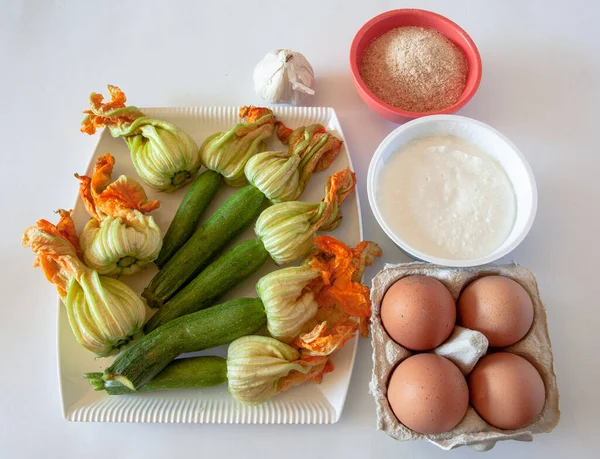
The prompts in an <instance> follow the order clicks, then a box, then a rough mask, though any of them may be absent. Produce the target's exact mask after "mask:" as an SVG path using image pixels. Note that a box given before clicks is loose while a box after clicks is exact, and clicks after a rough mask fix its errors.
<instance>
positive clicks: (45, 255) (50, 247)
mask: <svg viewBox="0 0 600 459" xmlns="http://www.w3.org/2000/svg"><path fill="white" fill-rule="evenodd" d="M58 213H59V215H60V217H61V218H60V221H59V223H58V224H57V225H53V224H52V223H50V222H49V221H48V220H38V221H37V222H36V224H35V225H34V226H31V227H29V228H27V230H25V233H24V234H23V237H22V240H21V241H22V243H23V246H25V247H30V248H31V249H32V250H33V252H34V253H35V254H36V259H35V262H34V264H33V265H34V266H36V267H40V268H42V270H43V271H44V274H45V276H46V279H48V281H50V282H52V283H53V284H54V285H55V286H56V289H57V290H58V294H59V295H60V296H61V298H64V297H65V296H66V294H67V286H68V282H69V279H68V276H67V275H66V272H69V273H71V274H73V273H76V272H77V271H78V269H79V268H78V266H76V265H78V264H79V263H80V262H79V259H78V258H77V255H78V254H79V238H78V237H77V234H76V233H75V225H74V224H73V220H72V219H71V215H70V212H67V211H66V210H62V209H61V210H59V211H58Z"/></svg>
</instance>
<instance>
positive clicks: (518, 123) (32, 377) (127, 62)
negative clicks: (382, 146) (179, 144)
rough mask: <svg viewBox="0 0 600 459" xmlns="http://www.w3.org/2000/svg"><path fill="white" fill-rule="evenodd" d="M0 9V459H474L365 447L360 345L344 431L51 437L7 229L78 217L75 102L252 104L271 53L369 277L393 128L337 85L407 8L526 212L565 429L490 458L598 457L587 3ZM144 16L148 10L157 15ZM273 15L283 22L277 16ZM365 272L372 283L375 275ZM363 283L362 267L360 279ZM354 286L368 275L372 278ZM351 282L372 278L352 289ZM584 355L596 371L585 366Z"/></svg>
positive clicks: (593, 141)
mask: <svg viewBox="0 0 600 459" xmlns="http://www.w3.org/2000/svg"><path fill="white" fill-rule="evenodd" d="M94 3H95V5H93V4H92V2H89V1H81V2H79V1H72V2H63V1H46V2H23V1H10V2H9V1H8V0H4V1H2V2H0V6H1V8H0V11H1V12H2V13H1V14H0V90H1V91H2V94H1V96H0V132H1V138H2V141H3V144H2V160H1V161H2V162H1V170H2V173H1V179H0V187H1V198H0V206H1V213H0V215H1V216H2V218H3V224H2V226H1V227H0V234H1V236H2V237H0V248H1V259H2V268H1V276H0V283H1V288H0V292H1V295H2V305H1V306H0V311H1V318H0V349H2V359H1V363H2V364H1V367H0V368H1V370H0V457H2V458H33V457H41V456H42V455H43V456H44V457H48V458H64V459H69V458H81V457H85V458H106V457H112V456H117V455H118V457H121V458H137V457H159V456H160V457H202V458H204V457H206V458H209V457H220V458H237V457H261V458H270V457H277V458H282V457H284V458H286V459H292V458H303V459H306V458H320V457H323V458H325V457H327V458H334V457H362V458H364V457H377V458H380V457H404V458H409V457H432V458H433V457H459V456H460V457H463V456H465V457H475V456H477V455H478V454H479V453H476V452H474V451H471V450H470V449H468V448H460V449H458V450H454V451H451V452H443V451H441V450H438V449H437V448H436V447H435V446H433V445H430V444H428V443H425V442H412V443H397V442H395V441H394V440H392V439H391V438H389V437H387V436H386V435H385V434H384V433H382V432H378V431H377V430H376V429H375V405H374V402H373V399H372V397H371V396H370V395H369V393H368V381H369V379H370V374H371V355H370V354H371V346H370V343H369V341H368V340H362V341H361V343H360V345H359V351H358V355H357V364H356V366H355V368H354V374H353V377H352V382H351V385H350V392H349V395H348V399H347V401H346V407H345V411H344V413H343V415H342V419H341V420H340V422H339V423H337V424H335V425H326V426H246V425H231V426H229V425H178V424H171V425H169V424H146V425H143V424H77V423H69V422H66V421H64V420H63V419H62V415H61V409H60V402H59V392H58V378H57V365H56V344H55V343H56V301H55V298H56V296H55V291H54V288H53V287H52V286H51V285H50V284H49V283H47V282H46V281H45V280H44V278H43V275H42V273H41V271H39V270H34V269H32V268H31V262H32V260H33V256H32V254H31V252H29V251H28V250H26V249H24V248H22V247H21V246H20V244H19V238H20V235H21V233H22V232H23V230H24V229H25V228H26V227H27V226H29V225H30V224H32V223H33V222H35V221H36V220H37V219H39V218H42V217H44V218H55V217H54V216H53V214H52V211H53V210H54V209H57V208H58V207H67V208H68V207H69V206H71V205H72V203H73V202H74V199H75V192H76V186H75V183H74V182H73V178H72V173H73V172H75V171H82V170H84V169H85V166H86V164H87V161H88V158H89V156H90V154H91V151H92V148H93V146H94V144H95V142H96V138H92V137H88V136H86V135H83V134H81V133H80V132H79V123H80V120H81V110H82V109H84V108H86V105H87V97H88V94H89V93H90V92H91V91H93V90H95V91H103V92H104V90H105V89H104V88H105V85H106V83H112V84H117V85H119V86H121V87H122V88H123V89H124V90H125V92H126V93H127V96H128V97H129V100H130V101H131V102H132V103H135V104H136V105H142V106H198V105H239V104H244V103H258V102H259V100H258V98H257V97H256V96H255V95H254V92H253V90H252V81H251V78H252V69H253V67H254V64H255V63H256V62H257V61H258V60H259V59H260V58H262V57H263V55H264V54H265V53H266V52H267V51H268V50H270V49H272V48H280V47H288V48H291V49H296V50H298V51H301V52H303V53H304V54H305V55H306V56H307V57H308V59H309V60H310V61H311V63H312V65H313V66H314V69H315V72H316V78H317V82H318V83H317V88H316V90H317V96H316V97H315V98H314V99H313V100H312V104H314V105H327V106H332V107H334V108H335V109H336V110H337V113H338V115H339V117H340V119H341V122H342V125H343V127H344V132H345V135H346V138H347V141H348V146H349V148H350V151H351V154H352V155H353V159H354V165H355V168H356V172H357V175H358V184H359V185H358V188H359V192H360V198H361V201H362V203H363V208H362V211H363V222H364V225H365V235H366V238H368V239H371V240H374V241H377V242H378V243H380V244H381V246H382V247H383V249H384V253H385V255H384V259H383V261H386V262H400V261H406V260H407V258H406V257H405V256H403V255H402V254H401V253H400V252H399V250H398V249H396V248H395V247H394V246H393V245H392V243H391V242H390V241H389V240H388V239H387V238H386V236H385V234H384V233H383V232H382V231H381V230H380V229H379V227H378V226H377V223H376V222H375V220H374V219H373V216H372V214H371V211H370V209H369V206H368V202H367V197H366V192H365V178H366V172H367V167H368V164H369V159H370V156H371V154H372V152H373V151H374V150H375V148H376V147H377V145H378V144H379V142H380V141H381V140H382V139H383V137H384V136H385V135H387V134H388V133H389V132H390V131H391V130H392V129H394V128H395V125H394V124H392V123H389V122H387V121H384V120H383V119H381V118H379V117H378V116H377V115H375V114H373V113H372V112H371V111H370V110H369V109H367V107H366V106H365V105H364V104H363V103H362V101H361V100H360V99H359V98H358V96H357V94H356V93H355V91H354V87H353V85H352V81H351V77H350V73H349V65H348V51H349V47H350V43H351V40H352V38H353V36H354V34H355V32H356V31H357V30H358V28H359V27H360V26H361V25H362V24H363V23H364V22H366V21H367V20H368V19H370V18H371V17H373V16H375V15H376V14H378V13H381V12H384V11H386V10H389V9H393V8H398V7H407V6H413V7H420V8H424V9H430V10H433V11H436V12H439V13H441V14H443V15H446V16H448V17H449V18H451V19H452V20H454V21H456V22H457V23H458V24H460V25H461V26H462V27H464V28H465V29H466V30H467V31H468V33H469V34H470V35H471V36H472V37H473V39H474V40H475V42H476V43H477V45H478V47H479V50H480V52H481V55H482V58H483V79H482V83H481V87H480V89H479V92H478V93H477V95H476V96H475V98H474V99H473V100H472V101H471V103H470V104H468V106H467V107H465V108H464V109H463V110H462V111H461V114H462V115H465V116H469V117H473V118H476V119H479V120H481V121H484V122H486V123H489V124H491V125H492V126H494V127H496V128H497V129H499V130H500V131H502V132H503V133H504V134H506V135H507V136H508V137H509V138H511V139H512V140H513V141H514V142H515V143H516V144H517V145H518V146H519V147H520V149H521V150H522V151H523V152H524V154H525V156H526V157H527V159H528V161H529V162H530V164H531V166H532V168H533V170H534V173H535V175H536V178H537V183H538V188H539V195H540V200H539V201H540V207H539V212H538V215H537V219H536V221H535V224H534V226H533V229H532V230H531V233H530V235H529V237H528V238H527V239H526V240H525V241H524V242H523V243H522V244H521V246H520V247H519V248H518V249H517V250H515V251H514V252H513V253H512V254H511V255H510V256H509V257H507V258H506V259H505V260H504V261H510V260H515V261H518V262H519V263H521V264H522V265H524V266H526V267H529V268H531V269H532V270H533V271H534V272H535V273H536V274H537V276H538V281H539V284H540V288H541V292H542V296H543V299H544V301H545V303H546V306H547V309H548V318H549V325H550V336H551V338H552V342H553V347H554V355H555V364H556V373H557V375H558V382H559V387H560V390H561V410H562V420H561V423H560V425H559V426H558V428H557V429H556V430H555V431H554V432H553V433H552V434H549V435H539V436H537V437H536V438H535V440H534V442H533V443H516V442H507V443H499V444H498V445H497V446H496V448H495V449H494V450H492V451H490V452H488V453H486V454H487V457H490V458H491V457H498V458H499V457H509V456H510V457H511V458H513V459H517V458H530V457H556V458H563V457H572V458H584V457H598V455H597V454H598V453H597V451H596V452H594V442H596V441H597V438H598V428H599V427H600V422H599V421H598V419H599V415H600V404H599V396H598V391H599V387H600V385H599V381H600V359H599V357H598V354H597V351H598V349H599V346H598V344H597V343H598V337H599V336H600V320H599V318H600V303H599V298H600V281H599V280H598V279H597V277H596V272H597V269H595V267H596V264H595V263H596V261H597V259H598V255H600V250H599V249H598V235H599V234H600V216H599V213H598V210H599V206H598V200H599V199H600V180H599V179H598V170H599V169H600V148H599V143H598V141H597V139H598V138H597V136H598V133H599V131H600V118H599V117H598V107H599V106H600V85H599V81H600V35H598V32H599V31H598V25H599V24H600V3H598V2H583V1H579V2H573V1H570V2H560V3H559V2H553V3H551V2H549V1H545V2H542V1H538V2H534V1H530V2H522V1H517V0H515V1H502V2H494V3H492V2H476V1H472V2H462V1H456V0H455V1H452V2H447V1H446V2H444V1H421V2H416V1H410V2H394V1H356V2H352V3H350V2H344V1H341V0H340V1H324V0H320V1H314V2H313V1H298V2H284V1H279V2H275V1H256V0H254V1H244V2H238V3H234V2H225V1H223V2H214V3H213V2H211V3H210V4H209V2H203V1H202V2H192V1H190V2H174V1H170V2H151V1H145V2H140V4H138V5H135V4H134V3H133V2H129V1H118V2H112V1H103V2H94ZM153 3H156V4H157V5H156V6H155V5H154V4H153ZM284 5H285V6H284ZM383 261H382V262H381V263H379V264H378V265H377V266H376V268H377V267H381V265H382V263H383ZM375 270H376V269H371V271H369V273H370V274H372V273H373V272H375ZM370 274H369V276H368V277H370ZM367 280H370V278H369V279H367ZM594 348H595V349H596V354H593V349H594Z"/></svg>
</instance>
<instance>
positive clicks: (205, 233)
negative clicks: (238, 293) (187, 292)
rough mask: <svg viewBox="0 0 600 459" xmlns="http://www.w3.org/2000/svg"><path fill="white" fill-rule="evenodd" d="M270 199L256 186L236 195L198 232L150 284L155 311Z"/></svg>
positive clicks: (150, 301) (150, 302)
mask: <svg viewBox="0 0 600 459" xmlns="http://www.w3.org/2000/svg"><path fill="white" fill-rule="evenodd" d="M266 202H267V198H266V197H265V195H264V194H263V193H262V192H261V191H260V190H258V189H257V188H255V187H253V186H247V187H244V188H242V189H241V190H239V191H236V192H235V193H234V194H233V195H232V196H231V197H230V198H229V199H228V200H227V201H225V203H223V205H222V206H221V207H219V209H218V210H217V211H216V212H215V213H214V214H213V215H212V216H211V217H210V218H209V219H208V220H207V221H206V222H205V223H204V224H203V225H202V226H201V227H200V228H199V229H198V231H196V232H195V233H194V234H193V235H192V237H191V238H190V239H189V240H188V241H187V242H186V243H185V244H184V245H183V247H181V248H180V249H179V250H178V251H177V252H176V253H175V255H173V256H172V257H171V259H170V260H169V261H168V262H167V264H166V265H165V266H164V267H163V269H161V270H160V271H159V272H158V273H157V274H156V275H155V276H154V277H153V278H152V280H151V281H150V284H149V285H148V287H146V288H145V289H144V292H143V293H142V296H143V297H144V298H145V299H146V301H147V302H148V305H149V306H151V307H160V306H162V305H163V304H164V303H166V302H167V300H168V299H169V298H171V297H172V296H173V295H175V293H177V292H178V291H179V290H180V289H181V288H182V287H183V286H184V285H185V284H187V283H188V282H189V281H191V280H192V279H193V278H194V277H196V276H197V275H198V274H199V273H200V271H202V269H203V268H204V267H206V266H207V265H208V264H209V263H210V261H211V260H212V259H213V258H214V257H215V255H217V254H218V253H219V251H220V250H221V249H222V248H223V247H225V245H226V244H227V243H228V242H229V241H231V240H232V239H233V238H234V237H236V236H237V235H238V234H240V233H241V232H242V231H243V230H244V229H246V228H247V227H248V225H250V223H252V221H254V220H255V219H256V218H257V217H258V215H259V214H260V212H261V210H262V209H263V207H264V205H265V203H266Z"/></svg>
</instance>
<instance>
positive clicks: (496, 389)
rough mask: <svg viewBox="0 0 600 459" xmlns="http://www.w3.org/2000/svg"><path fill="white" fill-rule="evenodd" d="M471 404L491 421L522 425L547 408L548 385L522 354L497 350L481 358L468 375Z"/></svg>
mask: <svg viewBox="0 0 600 459" xmlns="http://www.w3.org/2000/svg"><path fill="white" fill-rule="evenodd" d="M469 393H470V397H471V405H473V408H475V410H476V411H477V413H478V414H479V416H481V417H482V418H483V419H484V420H485V421H486V422H487V423H488V424H491V425H493V426H495V427H498V428H499V429H509V430H513V429H520V428H521V427H525V426H527V425H529V424H531V423H532V422H533V421H535V420H536V419H537V417H538V416H539V415H540V413H541V412H542V409H543V408H544V403H545V400H546V388H545V387H544V381H543V380H542V377H541V376H540V374H539V373H538V371H537V370H536V369H535V367H534V366H533V365H532V364H531V363H529V362H528V361H527V360H525V359H524V358H523V357H519V356H518V355H515V354H511V353H509V352H497V353H496V354H490V355H488V356H486V357H484V358H482V359H481V360H480V361H479V362H478V363H477V365H476V366H475V368H474V369H473V371H472V372H471V374H470V375H469Z"/></svg>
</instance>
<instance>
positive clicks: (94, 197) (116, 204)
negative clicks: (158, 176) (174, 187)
mask: <svg viewBox="0 0 600 459" xmlns="http://www.w3.org/2000/svg"><path fill="white" fill-rule="evenodd" d="M114 165H115V159H114V158H113V156H112V155H111V154H110V153H106V154H105V155H104V156H101V157H100V158H98V160H97V161H96V166H95V167H94V173H93V175H92V178H91V179H90V178H89V177H87V176H85V175H83V176H80V175H78V174H75V177H77V178H78V179H79V180H80V182H81V183H80V185H79V195H80V196H81V199H82V200H83V202H84V204H85V207H86V209H87V211H88V213H89V214H90V216H91V217H92V218H95V219H96V220H98V221H101V220H102V219H103V218H104V216H105V215H110V216H112V217H121V218H123V219H124V220H127V218H128V216H130V214H131V211H132V210H138V211H140V212H142V213H148V212H151V211H153V210H155V209H158V207H159V206H160V201H158V200H153V201H148V197H147V195H146V192H145V191H144V188H143V187H142V186H141V185H140V184H139V183H138V182H136V181H135V180H132V179H130V178H128V177H126V176H121V177H119V178H118V179H117V180H116V181H114V182H112V183H111V180H112V171H113V168H114Z"/></svg>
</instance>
